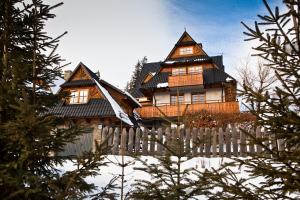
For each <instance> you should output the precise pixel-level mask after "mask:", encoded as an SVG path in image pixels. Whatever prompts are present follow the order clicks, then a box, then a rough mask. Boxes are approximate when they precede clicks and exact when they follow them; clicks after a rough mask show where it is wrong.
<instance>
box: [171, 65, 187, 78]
mask: <svg viewBox="0 0 300 200" xmlns="http://www.w3.org/2000/svg"><path fill="white" fill-rule="evenodd" d="M185 74H186V69H185V67H178V68H172V75H173V76H178V75H185Z"/></svg>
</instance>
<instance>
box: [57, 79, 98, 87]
mask: <svg viewBox="0 0 300 200" xmlns="http://www.w3.org/2000/svg"><path fill="white" fill-rule="evenodd" d="M90 85H95V82H94V81H92V80H74V81H70V82H65V83H64V84H62V85H61V86H60V87H75V86H90Z"/></svg>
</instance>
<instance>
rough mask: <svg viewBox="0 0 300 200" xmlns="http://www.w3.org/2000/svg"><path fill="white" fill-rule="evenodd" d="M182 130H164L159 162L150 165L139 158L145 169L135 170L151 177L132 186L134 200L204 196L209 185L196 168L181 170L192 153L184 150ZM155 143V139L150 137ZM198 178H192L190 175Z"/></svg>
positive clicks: (137, 181)
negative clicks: (161, 154) (162, 149)
mask: <svg viewBox="0 0 300 200" xmlns="http://www.w3.org/2000/svg"><path fill="white" fill-rule="evenodd" d="M183 134H184V132H183V129H179V128H177V129H176V130H175V129H173V130H172V134H170V131H166V137H167V139H166V142H165V143H164V144H162V143H161V142H160V141H157V142H158V143H160V144H161V145H162V146H163V147H164V148H165V151H166V153H165V155H163V156H156V157H155V158H156V159H157V161H158V163H149V162H148V161H147V160H143V159H141V158H138V159H137V160H138V161H140V162H141V163H142V164H143V166H144V167H141V168H137V169H138V170H141V171H143V172H146V173H147V174H148V175H149V176H151V180H145V179H139V180H136V183H134V185H133V187H134V188H133V191H132V192H131V195H130V197H131V198H133V199H170V200H171V199H178V200H179V199H197V198H198V197H199V196H201V195H206V193H207V191H209V190H210V189H212V188H211V185H210V184H209V183H208V182H207V181H206V178H205V177H203V176H202V173H201V172H199V171H198V170H197V169H195V168H192V167H188V168H185V169H184V168H183V166H184V164H185V163H186V162H188V161H190V160H191V159H192V157H191V154H190V153H191V152H190V151H187V149H186V148H185V147H184V140H183ZM152 140H155V138H152ZM195 174H196V176H197V177H198V179H194V178H193V176H195Z"/></svg>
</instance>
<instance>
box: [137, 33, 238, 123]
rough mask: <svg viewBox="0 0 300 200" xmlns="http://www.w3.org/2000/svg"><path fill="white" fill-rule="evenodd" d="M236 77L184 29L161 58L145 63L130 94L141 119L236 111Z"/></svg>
mask: <svg viewBox="0 0 300 200" xmlns="http://www.w3.org/2000/svg"><path fill="white" fill-rule="evenodd" d="M236 84H237V83H236V80H235V79H234V78H233V77H232V76H230V75H229V74H227V73H226V72H225V70H224V65H223V61H222V56H208V55H207V53H206V52H205V51H204V50H203V48H202V44H201V43H197V42H196V41H195V40H194V39H193V38H192V37H191V36H190V35H189V34H188V33H187V32H186V31H185V32H184V33H183V34H182V36H181V37H180V39H179V40H178V42H177V43H176V44H175V46H174V48H173V49H172V50H171V52H170V53H169V55H168V56H167V58H166V59H165V60H164V61H163V62H154V63H147V64H145V65H144V66H143V68H142V70H141V74H140V77H139V79H138V83H137V84H136V90H135V92H134V94H133V96H135V97H136V98H137V99H138V100H139V102H140V103H141V104H142V108H139V109H138V112H139V114H140V115H141V117H142V118H143V120H144V122H147V121H148V122H153V121H155V120H156V121H160V120H161V119H162V116H167V117H169V118H172V117H173V118H176V117H177V116H182V115H183V113H191V112H198V111H200V110H207V111H210V112H224V113H234V112H239V104H238V102H237V100H236Z"/></svg>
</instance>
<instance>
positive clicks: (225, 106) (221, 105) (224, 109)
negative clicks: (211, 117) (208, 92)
mask: <svg viewBox="0 0 300 200" xmlns="http://www.w3.org/2000/svg"><path fill="white" fill-rule="evenodd" d="M186 107H187V111H186V112H187V113H194V112H197V111H201V110H207V111H209V112H216V113H238V112H240V109H239V103H238V102H237V101H234V102H217V103H199V104H180V105H179V108H178V107H177V105H160V106H157V107H155V106H143V107H142V108H139V109H137V112H138V113H139V114H140V115H141V117H142V118H159V117H162V116H163V115H162V113H161V112H160V111H159V110H161V111H162V112H163V113H164V114H165V115H167V116H168V117H176V116H178V113H179V116H182V113H183V112H184V110H185V109H186Z"/></svg>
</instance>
